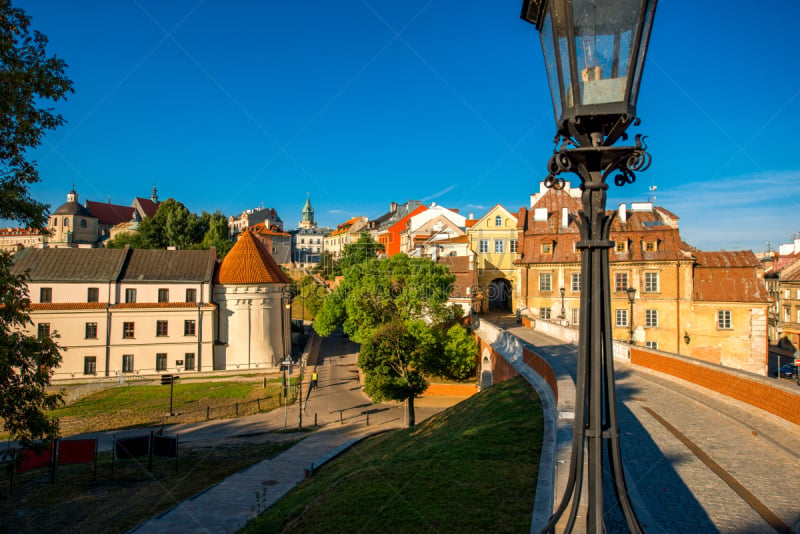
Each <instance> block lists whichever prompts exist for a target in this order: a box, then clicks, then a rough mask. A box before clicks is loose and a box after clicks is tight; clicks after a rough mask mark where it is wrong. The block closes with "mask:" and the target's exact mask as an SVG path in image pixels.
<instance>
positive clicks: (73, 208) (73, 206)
mask: <svg viewBox="0 0 800 534" xmlns="http://www.w3.org/2000/svg"><path fill="white" fill-rule="evenodd" d="M53 215H83V216H84V217H92V212H90V211H89V208H86V207H84V206H81V205H80V203H78V193H76V192H75V190H74V189H73V190H72V191H70V192H69V193H68V194H67V201H66V202H65V203H64V204H61V205H60V206H59V207H58V209H56V211H54V212H53Z"/></svg>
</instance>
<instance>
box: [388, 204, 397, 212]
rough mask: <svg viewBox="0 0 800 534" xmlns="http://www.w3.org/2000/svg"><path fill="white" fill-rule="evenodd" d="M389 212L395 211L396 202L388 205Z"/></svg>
mask: <svg viewBox="0 0 800 534" xmlns="http://www.w3.org/2000/svg"><path fill="white" fill-rule="evenodd" d="M389 211H390V212H392V213H394V212H396V211H397V202H392V203H391V204H389Z"/></svg>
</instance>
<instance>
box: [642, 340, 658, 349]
mask: <svg viewBox="0 0 800 534" xmlns="http://www.w3.org/2000/svg"><path fill="white" fill-rule="evenodd" d="M644 346H645V347H646V348H648V349H653V350H658V341H645V342H644Z"/></svg>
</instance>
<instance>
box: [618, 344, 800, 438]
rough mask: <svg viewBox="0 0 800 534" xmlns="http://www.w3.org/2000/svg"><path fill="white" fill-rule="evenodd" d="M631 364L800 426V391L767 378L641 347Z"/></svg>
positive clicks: (632, 351)
mask: <svg viewBox="0 0 800 534" xmlns="http://www.w3.org/2000/svg"><path fill="white" fill-rule="evenodd" d="M631 363H632V364H634V365H639V366H641V367H646V368H648V369H652V370H654V371H659V372H661V373H665V374H668V375H671V376H674V377H676V378H680V379H682V380H686V381H687V382H691V383H693V384H697V385H698V386H702V387H704V388H707V389H710V390H712V391H716V392H717V393H721V394H723V395H727V396H729V397H731V398H734V399H736V400H739V401H741V402H744V403H747V404H750V405H751V406H755V407H756V408H759V409H762V410H764V411H766V412H769V413H771V414H774V415H777V416H778V417H781V418H783V419H786V420H787V421H790V422H792V423H794V424H796V425H800V388H798V391H797V393H794V392H791V391H787V390H784V389H781V388H779V387H774V386H772V385H770V384H769V380H770V379H767V378H760V377H749V376H747V375H745V374H743V373H742V374H739V373H738V372H736V371H734V370H728V369H725V370H722V369H718V368H716V367H715V366H712V365H707V364H703V362H693V361H691V360H689V359H686V358H680V357H673V356H669V355H666V354H661V353H657V352H652V351H648V350H646V349H642V348H639V347H631Z"/></svg>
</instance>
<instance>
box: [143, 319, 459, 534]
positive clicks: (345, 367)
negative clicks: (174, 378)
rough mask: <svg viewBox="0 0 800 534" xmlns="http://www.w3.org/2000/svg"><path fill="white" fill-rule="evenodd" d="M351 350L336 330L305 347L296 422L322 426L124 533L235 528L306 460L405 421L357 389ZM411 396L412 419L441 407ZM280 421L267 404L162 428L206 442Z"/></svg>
mask: <svg viewBox="0 0 800 534" xmlns="http://www.w3.org/2000/svg"><path fill="white" fill-rule="evenodd" d="M355 351H356V345H355V344H353V343H352V342H350V341H349V340H347V339H346V338H344V337H343V336H341V335H336V334H334V335H332V336H330V337H329V338H326V339H325V340H323V341H322V343H321V346H320V347H319V352H318V354H319V357H318V358H315V357H314V351H313V350H312V357H311V358H310V359H309V369H308V372H307V373H306V382H305V383H304V386H303V393H304V397H307V402H306V403H305V406H304V411H303V426H304V427H308V426H311V425H313V424H314V420H315V419H316V421H317V423H318V424H319V425H320V426H322V428H321V429H320V430H317V431H316V432H313V433H311V434H309V435H308V436H307V437H305V438H304V439H303V440H302V441H300V442H299V443H298V444H297V445H295V446H294V447H292V448H291V449H289V450H287V451H284V452H283V453H281V454H280V455H278V456H276V457H274V458H271V459H268V460H263V461H261V462H259V463H257V464H254V465H253V466H251V467H249V468H247V469H245V470H243V471H241V472H239V473H236V474H235V475H233V476H231V477H229V478H227V479H226V480H224V481H223V482H221V483H219V484H217V485H216V486H214V487H212V488H210V489H208V490H206V491H205V492H203V493H201V494H199V495H196V496H195V497H192V498H191V499H189V500H187V501H184V502H183V503H181V504H179V505H178V506H176V507H175V508H173V509H171V510H169V511H167V512H165V513H163V514H161V515H160V516H158V517H155V518H153V519H150V520H149V521H147V522H145V523H143V524H142V525H139V526H138V527H137V528H135V529H133V530H132V531H131V532H135V533H137V534H144V533H169V532H175V533H178V532H180V533H195V532H196V533H218V532H219V533H223V532H225V533H227V532H236V531H237V530H238V529H240V528H241V527H243V526H244V525H245V524H246V523H247V522H248V521H249V520H250V519H252V518H253V517H255V516H256V515H258V514H259V513H260V512H262V511H263V510H265V509H266V508H268V507H269V506H271V505H272V504H274V503H275V502H276V501H277V500H278V499H280V498H281V497H282V496H283V495H285V494H286V493H287V492H289V491H290V490H291V489H292V488H294V487H295V486H296V485H297V484H298V483H300V482H301V481H302V480H303V479H304V478H305V476H306V470H307V469H310V467H311V465H312V464H313V466H315V467H319V466H321V465H322V464H324V463H325V462H326V461H328V460H330V459H331V458H333V457H335V456H337V455H338V454H339V453H341V452H342V451H344V450H345V449H347V448H348V447H350V446H351V445H353V444H354V443H356V442H357V441H359V440H361V439H363V438H365V437H367V436H369V435H372V434H374V433H377V432H382V431H385V430H389V429H394V428H401V427H403V426H406V425H405V409H404V407H403V406H401V405H397V404H377V405H376V404H372V403H371V402H370V401H369V399H368V398H367V397H365V396H364V395H363V394H362V393H361V388H360V384H359V382H358V371H357V366H356V357H357V354H356V352H355ZM314 367H316V369H317V372H318V374H319V379H318V380H319V388H318V389H315V390H313V391H311V392H309V391H308V385H309V384H308V381H309V380H310V378H309V377H310V376H311V369H312V368H314ZM418 403H419V404H418V405H417V409H416V418H417V421H418V422H419V421H422V420H423V419H425V418H427V417H430V416H431V415H433V414H435V413H437V412H439V411H441V410H442V409H444V407H443V406H436V405H435V404H436V403H426V402H424V401H422V402H419V401H418ZM298 412H299V406H298V404H297V403H295V404H294V405H292V406H289V410H288V415H289V417H288V421H289V423H288V425H289V428H297V427H298V424H299V413H298ZM283 425H284V412H283V410H274V411H272V412H270V413H267V414H259V415H254V416H250V417H244V418H241V419H236V420H230V421H224V422H211V423H208V424H202V425H179V426H176V427H171V428H170V429H169V431H168V432H167V433H168V434H169V435H173V434H174V433H175V432H176V431H177V432H180V440H181V442H182V443H184V442H185V441H192V442H195V443H202V444H203V445H206V444H212V445H213V444H214V443H222V442H223V441H229V440H230V439H231V438H237V437H239V438H241V437H246V436H258V435H264V434H267V433H268V432H271V431H274V430H280V429H283ZM139 433H140V434H141V430H139Z"/></svg>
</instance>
